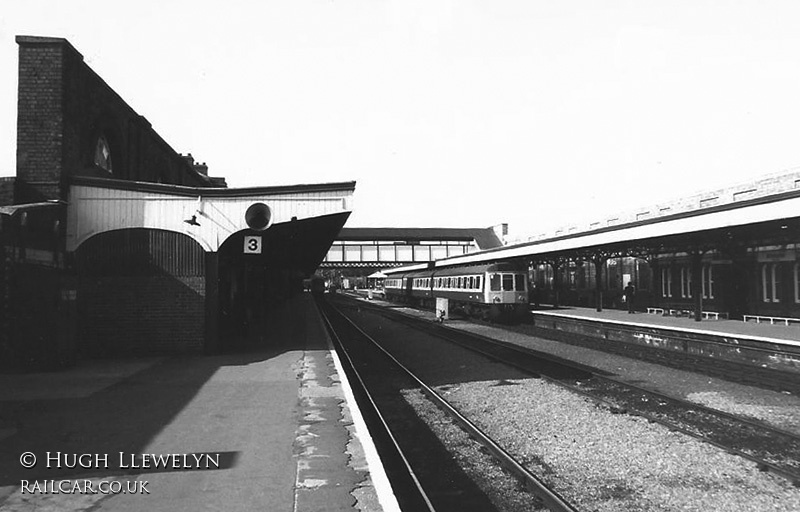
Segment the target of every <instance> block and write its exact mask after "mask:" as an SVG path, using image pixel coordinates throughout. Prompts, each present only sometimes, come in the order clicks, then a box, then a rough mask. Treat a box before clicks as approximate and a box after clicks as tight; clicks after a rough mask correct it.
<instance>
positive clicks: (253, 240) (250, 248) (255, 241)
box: [244, 236, 261, 254]
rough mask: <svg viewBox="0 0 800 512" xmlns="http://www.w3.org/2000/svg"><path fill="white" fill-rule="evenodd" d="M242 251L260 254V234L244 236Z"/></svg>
mask: <svg viewBox="0 0 800 512" xmlns="http://www.w3.org/2000/svg"><path fill="white" fill-rule="evenodd" d="M244 253H245V254H261V237H260V236H246V237H244Z"/></svg>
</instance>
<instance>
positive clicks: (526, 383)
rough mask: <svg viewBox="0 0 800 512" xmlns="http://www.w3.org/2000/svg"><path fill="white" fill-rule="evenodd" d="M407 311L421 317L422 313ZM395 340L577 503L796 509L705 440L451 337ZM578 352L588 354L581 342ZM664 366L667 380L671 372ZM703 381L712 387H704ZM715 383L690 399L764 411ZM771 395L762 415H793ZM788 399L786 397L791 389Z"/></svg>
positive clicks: (620, 507) (619, 507) (484, 329)
mask: <svg viewBox="0 0 800 512" xmlns="http://www.w3.org/2000/svg"><path fill="white" fill-rule="evenodd" d="M408 312H409V313H411V314H413V315H414V316H422V317H426V315H425V313H423V312H415V311H413V310H409V311H408ZM452 323H453V324H461V322H452ZM475 328H477V329H478V330H480V331H481V333H482V334H485V335H488V336H491V337H497V338H501V337H502V338H503V339H506V340H507V338H514V339H516V340H518V341H520V342H521V344H525V343H526V342H527V343H530V342H531V340H533V341H538V340H536V339H535V338H531V337H529V336H524V335H520V334H517V333H511V332H507V331H503V330H501V329H497V328H491V327H489V326H480V325H476V326H474V327H468V328H467V329H468V330H474V329H475ZM503 333H505V334H503ZM426 339H427V338H426ZM394 343H396V344H397V345H396V346H397V348H403V347H404V352H406V353H409V354H410V353H413V352H414V350H417V351H420V352H418V353H425V355H424V356H422V360H421V361H420V362H419V364H418V365H417V364H415V365H413V366H420V367H421V368H420V369H421V370H423V371H422V374H421V375H422V376H423V378H425V375H427V378H434V380H436V381H438V385H436V388H437V389H439V390H440V391H441V392H442V394H444V396H445V397H446V398H447V399H448V400H449V401H450V402H451V403H453V404H454V405H455V406H456V407H458V408H459V409H460V410H462V412H463V413H464V414H465V415H466V416H468V417H469V418H470V419H471V420H472V421H474V422H475V423H476V424H478V425H479V426H480V427H481V428H482V429H483V430H484V431H485V432H486V433H487V434H489V435H490V436H492V437H493V438H494V439H495V440H496V441H497V442H498V443H500V444H501V445H503V446H504V447H505V448H506V449H507V450H508V451H509V452H511V453H512V454H513V455H514V456H515V457H516V458H517V459H518V460H519V461H520V462H522V463H524V464H525V465H527V466H528V467H529V468H530V469H531V470H532V471H533V472H534V473H536V474H539V475H540V476H541V477H542V478H543V479H544V480H545V481H546V482H548V483H549V484H551V485H552V486H553V487H554V489H556V490H557V491H558V492H559V493H560V494H562V495H563V496H564V497H565V498H566V499H568V500H570V501H572V502H573V503H574V504H575V505H576V506H577V507H578V508H579V509H580V510H582V511H603V512H605V511H608V512H618V511H619V512H625V511H637V512H640V511H678V510H680V511H686V510H689V511H692V510H696V511H723V510H724V511H732V512H739V511H757V512H769V511H797V510H800V489H798V488H795V487H793V486H792V485H791V483H789V482H788V481H786V480H784V479H783V478H780V477H777V476H774V475H772V474H769V473H764V472H762V471H759V469H758V467H757V466H756V465H755V464H754V463H752V462H749V461H747V460H745V459H743V458H741V457H738V456H735V455H731V454H729V453H727V452H725V451H724V450H720V449H718V448H716V447H714V446H712V445H709V444H707V443H704V442H702V441H699V440H696V439H694V438H691V437H689V436H686V435H684V434H681V433H678V432H672V431H670V430H669V429H667V428H666V427H663V426H660V425H658V424H654V423H650V422H649V421H647V420H646V419H643V418H641V417H637V416H632V415H628V414H619V413H618V412H619V411H612V410H609V409H607V408H606V407H604V406H599V405H596V404H595V403H594V402H593V401H590V400H588V399H586V398H584V397H582V396H579V395H575V394H573V393H571V392H569V391H567V390H565V389H563V388H561V387H559V386H557V385H554V384H550V383H548V382H545V381H542V380H539V379H534V378H525V377H521V376H519V375H516V376H512V374H513V372H511V371H507V372H505V373H506V375H505V378H502V377H501V375H502V374H503V372H498V371H497V370H490V369H489V368H490V367H492V366H493V364H492V363H488V362H484V363H478V362H477V361H476V360H474V359H473V356H467V355H466V354H461V352H460V351H454V350H453V349H452V345H451V346H450V348H447V349H444V348H442V349H438V348H436V345H437V344H435V343H431V341H426V342H424V343H422V344H421V345H420V343H418V342H416V340H415V339H410V338H408V336H405V337H403V338H402V339H400V340H396V341H395V342H394ZM534 348H539V347H534ZM439 350H442V352H441V353H440V352H439ZM583 353H584V354H588V353H597V352H596V351H591V350H585V349H583ZM610 357H615V358H617V359H616V363H617V364H620V366H619V367H617V369H618V370H620V371H621V370H622V369H623V368H625V369H627V366H626V364H625V362H621V363H620V358H619V356H610ZM417 358H419V355H418V356H417ZM434 361H435V363H434ZM586 363H587V364H590V365H591V364H592V361H591V360H589V361H586ZM638 363H639V362H634V364H633V366H638ZM611 364H614V362H612V363H611ZM459 367H460V368H462V369H463V371H462V375H461V376H460V377H459V376H458V375H457V372H455V371H454V370H455V369H457V368H459ZM651 367H652V368H655V370H654V374H653V375H655V376H658V377H659V378H660V374H659V375H656V374H657V373H659V372H658V370H659V368H660V367H658V366H657V365H651ZM637 370H638V371H640V372H642V374H641V375H642V378H647V377H648V375H647V373H648V370H646V369H644V370H643V369H642V368H641V367H640V368H637ZM664 373H665V374H667V376H666V377H663V378H664V379H666V380H668V379H669V374H670V373H671V370H669V371H666V372H664ZM492 374H494V375H492ZM495 375H496V376H497V377H496V378H495ZM672 378H673V379H675V376H674V375H673V376H672ZM702 379H703V377H700V378H698V379H697V380H695V381H694V382H701V380H702ZM675 384H677V385H678V386H680V385H681V384H682V383H680V382H676V383H675ZM689 388H691V386H689ZM709 389H713V392H712V393H708V390H709ZM719 391H720V389H718V388H707V387H703V386H696V387H695V388H694V392H697V393H707V394H698V395H696V396H694V399H696V400H697V401H698V402H700V403H704V402H713V404H709V405H713V406H717V407H719V408H720V409H723V410H729V409H736V408H735V407H734V405H736V404H738V405H739V406H740V407H743V408H747V409H748V411H749V414H748V415H751V416H754V417H764V416H765V415H767V411H766V410H756V409H759V407H758V404H759V401H758V398H754V399H753V400H752V401H750V402H748V401H747V398H746V397H747V396H748V395H747V393H744V394H741V395H740V394H739V393H738V392H737V393H736V396H735V397H733V398H731V399H728V398H729V397H728V396H726V395H724V394H723V393H720V392H719ZM742 396H744V397H745V399H744V400H743V399H742ZM752 396H753V397H758V396H761V395H757V394H756V395H752ZM770 396H773V397H776V399H775V401H774V402H766V401H765V402H764V403H768V404H769V405H768V409H770V410H771V412H769V414H768V415H769V416H771V417H772V418H774V419H775V420H779V419H780V418H781V416H782V415H783V416H784V420H783V421H784V422H786V418H790V417H793V416H794V417H796V413H797V411H796V410H795V411H794V413H795V414H794V415H793V414H792V412H793V411H792V410H791V408H785V409H784V408H782V407H781V406H779V404H784V405H785V404H786V403H787V402H785V401H784V400H783V399H782V398H781V397H780V394H777V395H776V394H774V393H773V394H772V395H770ZM788 398H789V399H790V400H789V402H788V403H789V404H791V403H792V400H794V399H795V398H796V397H788ZM748 404H749V407H748ZM762 409H763V408H762ZM731 412H734V413H735V412H736V410H732V411H731ZM740 412H743V411H741V409H740ZM753 413H756V414H753ZM776 422H777V421H776ZM789 422H790V421H789Z"/></svg>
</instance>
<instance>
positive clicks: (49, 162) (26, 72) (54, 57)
mask: <svg viewBox="0 0 800 512" xmlns="http://www.w3.org/2000/svg"><path fill="white" fill-rule="evenodd" d="M63 51H64V49H63V48H62V46H61V45H56V44H49V45H42V46H40V47H38V48H37V51H35V52H31V51H27V50H26V48H24V47H20V52H19V89H18V103H17V112H18V115H17V178H18V179H20V180H22V181H23V182H25V183H26V184H27V185H29V187H30V188H28V187H20V190H19V194H20V197H17V198H16V202H33V201H42V200H46V199H59V198H60V197H61V189H60V183H61V172H62V163H63V162H62V158H63V132H64V118H63V113H62V112H63V86H62V85H63V82H62V75H63Z"/></svg>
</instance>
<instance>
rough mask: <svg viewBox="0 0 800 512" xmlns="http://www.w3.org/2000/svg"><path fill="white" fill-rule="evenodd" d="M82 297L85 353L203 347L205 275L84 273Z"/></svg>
mask: <svg viewBox="0 0 800 512" xmlns="http://www.w3.org/2000/svg"><path fill="white" fill-rule="evenodd" d="M78 300H79V313H78V314H79V318H80V321H79V324H80V326H81V327H80V331H79V346H80V350H81V353H82V354H83V355H86V356H103V355H110V354H114V355H153V354H176V353H187V352H189V353H191V352H195V353H200V352H202V351H203V348H204V336H205V278H204V277H173V276H166V275H161V276H147V277H136V276H134V277H126V276H120V277H100V278H81V279H80V280H79V284H78Z"/></svg>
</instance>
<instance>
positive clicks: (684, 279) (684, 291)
mask: <svg viewBox="0 0 800 512" xmlns="http://www.w3.org/2000/svg"><path fill="white" fill-rule="evenodd" d="M681 297H683V298H689V299H691V298H692V269H691V268H689V267H681Z"/></svg>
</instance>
